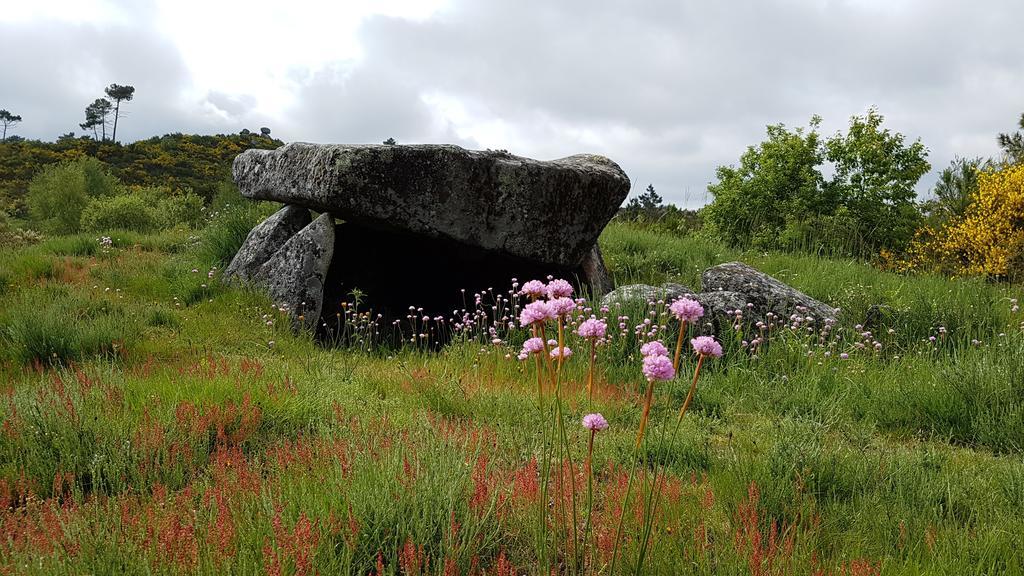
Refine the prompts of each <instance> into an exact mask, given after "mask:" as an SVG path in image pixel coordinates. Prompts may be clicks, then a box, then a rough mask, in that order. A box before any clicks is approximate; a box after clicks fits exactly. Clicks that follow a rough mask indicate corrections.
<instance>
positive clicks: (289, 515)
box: [0, 223, 1024, 574]
mask: <svg viewBox="0 0 1024 576" xmlns="http://www.w3.org/2000/svg"><path fill="white" fill-rule="evenodd" d="M236 224H237V223H236ZM215 226H216V225H215ZM224 226H225V227H226V228H228V229H227V230H214V229H213V228H211V229H208V230H207V231H205V232H204V233H203V234H202V236H203V238H205V239H206V241H205V242H202V243H199V244H197V243H196V241H195V240H194V239H190V238H189V237H188V235H187V233H166V234H160V235H154V236H140V235H122V236H117V235H115V237H114V238H113V240H114V247H113V248H110V249H107V250H104V249H102V248H100V247H99V245H98V243H97V244H96V247H95V248H94V247H93V244H92V242H96V240H95V239H93V238H91V237H90V236H72V237H60V238H52V239H49V240H47V241H45V242H44V243H42V244H38V245H35V246H30V247H25V248H20V249H17V250H11V249H0V279H3V280H4V285H5V289H4V290H3V291H2V292H0V392H2V394H0V422H2V424H0V567H2V568H3V569H5V570H6V571H9V572H13V573H25V574H81V573H94V574H113V573H119V574H120V573H129V574H154V573H155V574H171V573H204V574H222V573H239V574H250V573H274V571H275V569H276V568H280V569H281V571H282V573H303V570H304V569H305V568H307V567H308V568H310V569H312V568H315V569H316V571H317V572H318V573H323V574H334V573H342V574H343V573H361V574H368V573H372V572H374V571H376V564H377V562H378V557H379V558H380V561H381V562H382V564H383V567H384V570H383V572H384V573H386V574H407V573H417V568H416V566H414V564H416V563H417V561H418V562H419V572H420V573H427V574H444V573H446V572H445V571H446V566H447V569H448V570H449V572H448V573H473V571H474V570H475V571H476V573H487V574H497V573H502V570H504V573H506V574H508V573H516V574H523V573H528V574H536V573H539V572H540V571H541V570H540V569H539V568H538V553H537V546H536V544H537V542H538V541H539V540H538V539H539V538H541V537H542V534H541V533H540V531H539V530H538V525H537V517H538V514H539V510H540V507H541V506H543V503H542V502H541V501H540V498H539V496H538V494H537V493H536V492H533V491H532V490H533V487H535V486H536V471H535V470H534V469H533V468H531V464H530V463H531V460H532V459H534V458H538V457H539V456H540V454H542V449H541V446H542V444H541V438H540V430H541V429H542V428H543V421H544V420H543V419H542V417H541V415H540V414H539V412H538V409H537V397H536V379H535V374H534V371H533V364H532V363H530V362H518V361H516V360H514V355H515V353H516V352H517V349H516V348H515V347H514V346H509V345H504V344H503V345H499V346H493V345H489V344H488V345H485V346H483V347H481V344H480V343H474V342H469V341H465V342H458V343H456V344H453V345H451V346H448V347H446V348H444V349H443V350H441V351H440V352H436V353H425V352H422V351H418V350H415V349H412V348H405V349H400V350H373V351H370V352H359V351H356V350H351V349H345V348H339V349H325V348H320V347H318V346H316V345H315V344H314V343H313V342H312V341H311V339H310V338H308V337H306V336H303V335H297V334H293V333H292V332H291V331H290V330H288V329H287V328H286V323H285V322H283V321H280V319H279V317H276V316H274V314H273V313H272V311H271V308H270V305H269V302H267V301H266V299H264V298H263V297H261V296H260V295H258V294H254V293H251V292H247V291H243V290H239V289H234V288H227V287H224V286H221V285H220V284H219V282H217V280H216V278H215V279H213V280H210V279H209V278H208V275H207V273H208V272H209V271H210V269H211V268H210V267H211V266H217V265H218V264H217V263H216V262H218V261H223V258H224V254H227V253H228V247H229V246H230V245H233V243H235V242H238V241H240V239H239V235H240V234H241V230H242V229H243V228H244V226H242V225H241V224H239V225H238V226H237V228H238V229H237V230H234V229H233V227H234V224H225V225H224ZM242 237H244V235H242ZM601 242H602V249H603V250H604V252H605V255H606V257H607V259H608V260H609V264H610V267H611V268H612V271H613V273H614V274H615V276H616V278H617V280H618V282H620V283H624V282H650V283H661V282H664V281H679V282H681V283H684V284H687V285H689V286H692V287H694V288H698V287H699V273H700V271H701V270H702V269H703V268H705V267H707V266H710V265H713V264H717V263H720V262H725V261H729V260H734V259H738V260H743V261H745V262H748V263H750V264H752V265H754V266H755V267H758V268H760V269H762V270H764V271H766V272H769V273H771V274H773V275H775V276H776V277H778V278H780V279H781V280H783V281H785V282H788V283H791V284H792V285H794V286H796V287H798V288H799V289H801V290H804V291H805V292H807V293H808V294H810V295H812V296H815V297H818V298H821V299H824V300H826V301H829V302H830V303H833V304H836V305H839V306H841V307H842V308H843V309H844V317H843V320H842V329H841V330H840V331H839V336H838V337H837V338H836V339H835V340H834V341H833V342H832V343H831V344H830V345H829V346H830V347H829V348H827V349H828V350H829V351H830V355H829V356H825V355H824V353H823V352H824V350H825V349H824V348H823V349H817V348H815V347H814V341H813V340H811V339H810V338H808V337H806V336H803V335H796V334H791V333H780V334H778V335H776V336H773V337H772V338H771V339H770V341H769V343H768V345H767V346H766V347H764V348H763V349H762V350H760V351H759V352H758V353H757V354H756V356H757V357H756V358H754V357H753V356H752V355H751V354H750V353H748V352H746V351H744V350H743V349H742V348H741V347H740V346H739V344H738V340H739V339H742V338H743V337H744V335H737V336H736V338H733V337H732V336H729V337H728V338H724V339H723V340H724V342H723V343H724V345H725V349H726V354H725V356H724V357H723V358H722V359H720V360H715V361H709V362H708V363H707V364H706V365H705V369H704V370H703V371H702V374H701V378H700V383H699V388H698V393H697V396H696V399H695V401H694V403H693V405H692V407H691V409H690V411H689V412H688V414H687V416H686V418H685V419H684V420H683V422H682V425H681V427H680V432H679V434H678V435H677V436H675V437H674V438H669V436H670V435H671V433H672V428H673V425H674V423H675V415H676V413H677V411H678V407H679V405H680V404H681V403H682V401H683V398H684V396H685V394H686V391H687V388H688V386H689V382H688V381H687V378H688V377H689V374H690V373H691V370H692V363H691V364H688V365H687V366H685V367H684V370H683V377H682V378H680V379H679V380H675V381H672V382H668V383H664V384H660V385H658V387H657V388H656V391H655V404H654V406H653V409H652V414H651V424H650V428H649V430H648V439H649V441H648V443H647V444H645V447H644V450H643V451H642V453H641V461H642V462H645V463H647V465H658V466H662V467H664V469H665V470H666V471H667V473H668V477H667V480H666V483H665V488H664V495H663V497H662V498H661V506H660V512H659V516H658V519H657V521H656V522H655V527H654V535H653V548H652V551H651V552H650V553H649V554H648V556H647V561H646V565H645V567H644V570H643V571H644V573H650V574H687V573H693V574H748V573H750V572H751V571H752V570H751V567H752V564H751V563H752V562H754V561H755V559H756V558H761V559H762V560H761V562H762V564H761V567H762V568H765V569H766V573H776V574H788V573H813V572H814V570H822V571H823V573H836V574H838V573H842V572H841V571H842V570H846V573H851V572H852V573H862V574H871V573H883V574H1005V573H1020V572H1021V571H1022V570H1024V566H1022V561H1021V556H1020V553H1019V534H1020V533H1022V532H1024V460H1022V457H1024V424H1022V422H1024V418H1022V416H1024V364H1022V363H1021V362H1020V358H1021V356H1022V355H1024V336H1022V333H1021V328H1020V322H1021V320H1024V319H1022V318H1021V317H1019V316H1016V317H1014V316H1013V315H1011V313H1010V311H1009V305H1008V298H1010V297H1019V296H1020V292H1021V291H1020V290H1019V289H1016V288H1013V287H1008V286H1001V285H994V284H986V283H983V282H979V281H975V280H949V279H943V278H939V277H932V276H900V275H895V274H889V273H885V272H880V271H878V270H875V269H873V268H871V267H869V266H866V265H863V264H858V263H852V262H846V261H834V260H826V259H818V258H813V257H805V256H792V255H784V254H763V253H734V252H730V251H728V250H724V249H722V248H721V247H720V246H718V245H716V244H715V243H713V242H710V241H706V240H702V239H700V238H699V237H690V238H686V239H679V238H676V237H673V236H668V235H661V234H655V233H650V232H646V231H642V230H638V229H634V228H631V227H629V226H626V225H620V224H615V225H613V226H611V227H609V229H608V230H607V231H606V233H605V235H604V236H603V237H602V240H601ZM193 270H195V272H193ZM214 275H215V276H216V272H215V274H214ZM204 284H205V285H206V286H205V287H204V286H203V285H204ZM874 304H886V305H888V306H890V307H891V310H890V311H889V313H888V314H887V316H886V317H885V319H884V324H883V325H882V326H879V327H878V328H875V329H874V330H875V331H876V332H877V333H878V335H879V338H880V340H881V341H882V343H883V348H882V350H881V351H879V352H873V351H870V350H863V351H862V350H858V349H857V348H856V347H855V345H854V344H855V342H856V338H855V336H854V328H853V325H854V324H856V323H858V322H860V321H861V317H862V316H863V315H864V314H866V312H867V309H868V307H869V306H871V305H874ZM627 313H628V314H629V315H630V316H631V317H633V318H638V317H639V315H640V314H643V313H645V311H641V310H630V311H628V312H627ZM268 319H269V320H276V321H272V322H271V323H270V324H269V325H268V323H267V321H268ZM634 322H635V321H631V322H630V328H631V327H632V324H633V323H634ZM939 326H943V327H945V328H946V330H947V333H946V335H945V336H943V337H941V338H940V339H937V341H936V343H935V344H932V343H930V342H928V337H929V336H931V335H935V334H937V328H938V327H939ZM889 329H892V330H893V333H892V334H890V333H889V332H888V331H889ZM673 330H675V327H674V326H670V328H669V330H668V334H667V337H666V340H673V339H674V333H673ZM1000 334H1005V335H1003V336H1000ZM524 336H525V335H524V334H522V333H516V334H513V335H511V336H510V337H509V341H510V342H512V343H513V344H518V343H519V342H521V341H522V339H523V338H524ZM971 340H978V341H980V342H979V343H977V344H972V343H971ZM114 342H116V343H117V344H118V346H117V349H116V350H114V349H113V347H112V346H111V343H114ZM569 345H570V346H572V347H573V348H574V349H575V350H576V351H577V355H576V356H575V357H573V358H572V359H571V360H570V361H569V362H568V363H567V364H566V367H565V373H564V374H563V377H562V380H563V382H564V386H565V399H566V411H567V419H568V423H569V428H568V431H567V435H568V445H569V447H570V450H571V451H572V454H573V458H574V461H575V462H576V464H577V466H579V464H580V463H581V461H582V459H583V457H584V455H585V451H586V441H587V436H586V435H585V434H584V432H585V431H584V430H583V429H582V428H581V427H579V426H578V424H577V423H578V421H579V418H580V417H581V416H582V415H583V414H584V413H587V412H591V411H594V412H601V413H602V414H604V416H605V417H606V418H607V419H608V420H609V422H610V423H611V428H610V429H609V430H608V431H606V432H602V433H600V434H599V435H598V438H597V441H596V446H595V452H594V460H593V469H594V471H595V472H596V483H595V486H596V494H597V507H596V510H597V512H596V516H595V529H596V534H597V541H596V544H595V546H594V547H595V548H596V549H597V550H598V551H599V552H598V554H597V558H599V559H600V560H598V561H597V562H596V564H594V565H593V567H594V568H597V571H598V572H603V573H607V572H608V570H607V552H608V546H609V540H610V537H611V534H610V532H611V531H612V530H613V528H614V522H615V520H616V519H617V515H618V505H619V503H620V502H621V498H622V490H621V489H622V487H623V486H624V481H625V473H626V472H627V471H628V468H629V466H630V464H631V463H632V458H633V456H632V454H633V444H634V440H635V435H636V428H637V425H638V423H639V419H640V406H639V403H640V401H641V396H640V395H641V394H642V391H643V388H644V386H645V383H644V382H643V380H642V377H641V375H640V371H639V353H638V352H637V350H636V341H635V340H634V339H632V337H631V336H630V337H620V336H616V338H615V339H614V340H613V342H612V343H611V344H610V345H609V346H607V347H605V348H603V349H601V351H600V354H599V364H598V378H597V380H598V387H597V393H596V394H595V399H594V402H593V404H592V405H590V406H588V402H587V399H586V394H585V392H584V391H583V382H584V381H585V374H586V354H585V353H583V351H584V350H586V346H585V343H583V342H578V341H577V340H576V338H575V337H571V338H570V340H569ZM805 345H807V346H810V348H805ZM808 349H810V350H811V351H812V352H813V353H812V355H811V356H808V355H807V350H808ZM840 351H846V352H849V353H850V358H849V359H846V360H842V359H840V358H839V357H838V353H839V352H840ZM509 353H510V354H512V356H513V359H511V360H510V359H506V357H505V355H506V354H509ZM54 354H56V356H54ZM661 438H665V439H666V440H665V442H663V443H662V442H659V441H658V440H659V439H661ZM670 440H671V441H670ZM580 478H582V476H580ZM549 495H550V494H549ZM625 520H626V523H627V530H626V533H627V534H635V533H636V531H637V530H638V529H639V527H638V526H637V525H636V523H637V521H636V519H635V518H634V516H633V514H632V509H631V508H630V509H629V510H627V514H626V517H625ZM773 530H774V531H775V533H776V534H777V535H776V537H775V538H776V541H777V542H778V543H779V545H778V546H777V547H776V548H771V547H769V546H767V543H768V541H769V540H770V539H771V534H772V533H773ZM755 533H756V534H757V536H758V538H760V542H761V543H762V544H764V547H763V549H761V550H759V551H757V553H755V552H754V551H753V550H752V545H751V544H750V537H752V536H753V535H754V534H755ZM548 537H549V538H550V534H549V535H548ZM737 537H739V538H740V539H739V542H740V544H739V545H737ZM549 544H551V545H555V542H554V541H550V542H549ZM635 556H636V542H635V540H627V542H626V544H625V550H624V558H625V559H626V560H627V562H626V564H625V565H626V566H630V567H632V563H633V562H635ZM427 558H429V568H425V567H424V564H425V562H426V561H427ZM769 559H770V561H771V569H770V570H767V568H768V562H769ZM508 566H511V567H513V568H512V569H513V570H514V572H509V570H508V569H506V567H508ZM621 566H623V564H620V567H621ZM566 570H567V569H566ZM307 573H310V572H307Z"/></svg>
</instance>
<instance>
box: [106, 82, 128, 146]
mask: <svg viewBox="0 0 1024 576" xmlns="http://www.w3.org/2000/svg"><path fill="white" fill-rule="evenodd" d="M104 92H106V94H107V96H108V97H109V98H110V99H111V100H113V101H114V133H113V134H111V136H110V139H111V140H113V141H114V142H117V119H118V118H120V117H121V102H131V99H132V98H134V97H135V87H134V86H127V85H125V86H121V85H120V84H111V85H110V86H107V88H106V90H104Z"/></svg>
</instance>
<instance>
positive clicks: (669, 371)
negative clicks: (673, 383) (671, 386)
mask: <svg viewBox="0 0 1024 576" xmlns="http://www.w3.org/2000/svg"><path fill="white" fill-rule="evenodd" d="M643 373H644V376H645V377H646V378H647V381H648V382H654V381H656V380H671V379H672V378H674V377H675V375H676V369H675V368H674V367H673V366H672V360H671V359H669V357H668V356H664V355H661V354H655V355H652V356H645V357H644V367H643Z"/></svg>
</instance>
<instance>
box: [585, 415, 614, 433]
mask: <svg viewBox="0 0 1024 576" xmlns="http://www.w3.org/2000/svg"><path fill="white" fill-rule="evenodd" d="M583 427H584V428H586V429H587V430H590V431H592V432H600V431H602V430H607V429H608V421H607V420H605V419H604V416H602V415H601V414H587V415H586V416H584V417H583Z"/></svg>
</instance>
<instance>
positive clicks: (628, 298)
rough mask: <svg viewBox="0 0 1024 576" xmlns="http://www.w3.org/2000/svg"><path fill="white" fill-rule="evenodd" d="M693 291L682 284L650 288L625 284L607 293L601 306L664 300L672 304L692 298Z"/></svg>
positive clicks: (648, 286)
mask: <svg viewBox="0 0 1024 576" xmlns="http://www.w3.org/2000/svg"><path fill="white" fill-rule="evenodd" d="M692 295H693V291H692V290H690V289H689V288H687V287H686V286H683V285H682V284H672V283H667V284H662V285H661V286H651V285H650V284H627V285H625V286H619V287H618V288H616V289H615V290H613V291H611V292H609V293H608V294H607V295H606V296H605V297H604V298H602V299H601V305H602V306H609V307H610V306H613V305H615V304H620V305H630V304H634V303H635V304H639V305H644V304H647V303H648V302H654V301H658V300H664V301H665V302H672V301H673V300H676V299H678V298H682V297H683V296H692Z"/></svg>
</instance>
